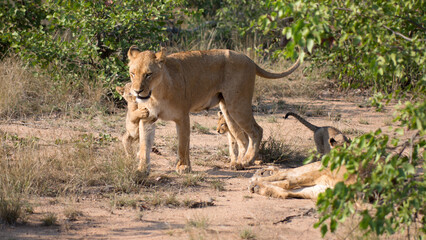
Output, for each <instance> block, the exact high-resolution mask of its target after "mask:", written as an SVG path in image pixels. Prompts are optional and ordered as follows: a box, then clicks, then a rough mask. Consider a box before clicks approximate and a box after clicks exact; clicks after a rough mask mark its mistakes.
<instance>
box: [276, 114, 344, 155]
mask: <svg viewBox="0 0 426 240" xmlns="http://www.w3.org/2000/svg"><path fill="white" fill-rule="evenodd" d="M288 116H293V117H295V118H296V119H297V120H299V121H300V122H301V123H302V124H303V125H305V126H306V127H307V128H309V129H310V130H311V131H313V132H314V141H315V145H316V147H317V151H318V152H319V153H321V154H326V153H329V152H330V150H331V148H332V147H335V146H340V145H343V144H344V143H345V142H346V143H350V140H349V138H347V137H346V136H345V135H344V134H343V133H342V132H340V131H339V130H338V129H337V128H335V127H329V126H326V127H318V126H315V125H313V124H311V123H310V122H308V121H306V120H305V119H304V118H302V117H301V116H299V115H297V114H296V113H293V112H288V113H287V114H286V115H285V117H284V118H285V119H287V118H288Z"/></svg>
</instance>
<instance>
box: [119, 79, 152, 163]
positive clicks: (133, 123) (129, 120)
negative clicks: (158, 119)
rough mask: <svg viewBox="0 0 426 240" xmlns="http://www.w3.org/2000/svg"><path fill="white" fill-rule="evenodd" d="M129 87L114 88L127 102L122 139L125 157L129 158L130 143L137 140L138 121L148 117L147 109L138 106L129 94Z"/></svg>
mask: <svg viewBox="0 0 426 240" xmlns="http://www.w3.org/2000/svg"><path fill="white" fill-rule="evenodd" d="M131 86H132V84H131V83H127V84H126V85H125V86H124V87H116V90H117V92H118V93H119V94H120V95H121V96H123V98H124V100H126V102H127V114H126V132H125V133H124V135H123V137H122V142H123V146H124V151H125V153H126V155H127V156H130V153H131V146H132V143H134V142H135V141H136V140H138V139H139V121H140V120H141V119H148V117H149V111H148V109H147V108H143V107H140V106H138V103H136V97H135V96H133V95H131V94H130V88H131Z"/></svg>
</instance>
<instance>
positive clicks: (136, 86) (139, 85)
mask: <svg viewBox="0 0 426 240" xmlns="http://www.w3.org/2000/svg"><path fill="white" fill-rule="evenodd" d="M127 56H128V57H129V73H130V79H131V80H132V87H131V91H130V93H131V94H132V95H133V96H135V97H136V101H137V102H143V101H144V100H147V99H149V98H150V97H151V92H152V90H153V89H154V88H155V87H156V86H158V84H159V83H160V82H161V80H162V78H163V69H164V68H163V66H164V63H165V61H166V50H165V48H162V49H161V51H160V52H158V53H154V52H151V51H143V52H141V51H139V49H138V48H137V47H136V46H131V47H130V49H129V51H128V52H127Z"/></svg>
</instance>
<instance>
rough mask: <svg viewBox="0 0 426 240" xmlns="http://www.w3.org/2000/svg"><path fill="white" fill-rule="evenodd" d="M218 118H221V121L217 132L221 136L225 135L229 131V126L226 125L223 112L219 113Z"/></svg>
mask: <svg viewBox="0 0 426 240" xmlns="http://www.w3.org/2000/svg"><path fill="white" fill-rule="evenodd" d="M217 116H218V117H219V120H218V121H217V128H216V130H217V132H218V133H220V134H224V133H226V132H228V131H229V129H228V125H227V124H226V120H225V116H223V114H222V112H221V111H219V112H217Z"/></svg>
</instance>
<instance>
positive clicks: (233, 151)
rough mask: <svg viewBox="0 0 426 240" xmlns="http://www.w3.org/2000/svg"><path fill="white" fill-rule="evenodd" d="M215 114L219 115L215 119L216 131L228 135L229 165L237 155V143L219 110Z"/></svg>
mask: <svg viewBox="0 0 426 240" xmlns="http://www.w3.org/2000/svg"><path fill="white" fill-rule="evenodd" d="M217 115H218V117H219V119H218V121H217V128H216V130H217V132H218V133H220V134H227V135H228V144H229V155H230V157H231V167H232V166H234V165H235V164H236V161H237V157H238V149H239V147H238V143H237V140H236V139H235V137H234V136H233V135H232V133H231V132H230V131H229V128H228V125H227V124H226V120H225V116H224V115H223V113H222V112H221V111H219V112H217Z"/></svg>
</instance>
